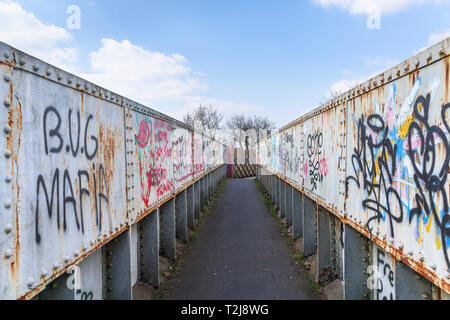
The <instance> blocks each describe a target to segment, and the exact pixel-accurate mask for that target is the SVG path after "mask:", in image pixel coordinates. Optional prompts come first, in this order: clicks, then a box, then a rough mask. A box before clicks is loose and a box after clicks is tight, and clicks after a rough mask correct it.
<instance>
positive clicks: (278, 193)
mask: <svg viewBox="0 0 450 320" xmlns="http://www.w3.org/2000/svg"><path fill="white" fill-rule="evenodd" d="M280 182H281V180H280V178H278V177H275V184H276V185H275V188H276V190H275V207H276V208H277V210H280V204H281V201H280Z"/></svg>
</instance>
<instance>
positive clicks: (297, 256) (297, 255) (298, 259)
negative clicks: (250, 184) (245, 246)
mask: <svg viewBox="0 0 450 320" xmlns="http://www.w3.org/2000/svg"><path fill="white" fill-rule="evenodd" d="M255 182H256V185H257V188H258V190H259V192H260V193H261V194H262V196H263V197H264V202H265V205H266V207H267V209H269V211H270V214H271V215H272V217H273V218H274V219H275V220H277V222H278V224H279V225H280V230H281V233H282V234H283V236H284V238H285V239H286V242H287V243H288V244H289V246H291V247H292V249H293V251H294V254H293V256H294V260H295V263H296V264H297V265H300V266H301V267H302V269H303V270H304V271H305V274H306V275H307V277H308V280H309V286H310V287H311V289H312V290H313V292H314V294H316V295H318V296H320V295H321V294H322V285H321V284H320V283H318V282H316V281H315V280H314V278H313V277H312V276H311V274H310V272H308V269H307V268H306V260H305V258H304V254H303V252H301V251H300V250H298V249H297V247H296V246H295V242H294V239H293V238H292V237H291V236H290V235H289V231H288V229H287V227H286V224H285V223H284V222H283V220H282V219H281V218H280V217H279V216H278V214H277V209H276V207H275V206H274V205H273V203H272V199H271V198H270V196H269V195H268V194H267V193H266V192H265V190H264V187H263V185H262V184H261V182H260V181H259V180H258V179H255Z"/></svg>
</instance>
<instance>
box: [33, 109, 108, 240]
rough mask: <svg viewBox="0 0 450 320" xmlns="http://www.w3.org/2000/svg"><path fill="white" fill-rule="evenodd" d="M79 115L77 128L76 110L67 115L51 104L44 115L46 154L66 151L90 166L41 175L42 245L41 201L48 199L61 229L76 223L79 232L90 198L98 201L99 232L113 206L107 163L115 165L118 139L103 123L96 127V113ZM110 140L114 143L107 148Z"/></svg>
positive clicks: (37, 214)
mask: <svg viewBox="0 0 450 320" xmlns="http://www.w3.org/2000/svg"><path fill="white" fill-rule="evenodd" d="M75 114H76V116H75V119H76V121H75V122H76V124H77V125H76V127H75V128H74V127H73V121H72V120H73V117H74V111H73V110H72V109H69V110H68V112H67V114H65V115H61V113H60V111H58V109H56V108H55V107H52V106H50V107H47V108H46V109H45V111H44V114H43V118H42V124H43V125H42V133H43V141H44V156H45V157H46V158H49V159H50V160H51V159H52V157H55V156H61V155H64V154H65V155H68V156H69V157H73V158H76V159H80V161H86V160H87V161H88V162H89V163H90V167H88V168H80V169H78V170H77V173H76V175H75V176H73V168H69V167H65V168H60V167H57V168H55V169H54V171H53V174H52V176H51V177H50V178H48V177H47V176H46V175H44V174H40V175H39V176H38V177H37V182H36V207H35V241H36V242H37V243H38V244H39V243H40V242H41V237H42V235H41V232H40V223H41V221H42V219H43V217H42V215H41V211H40V209H41V207H42V205H40V200H42V199H45V203H44V205H46V207H47V213H48V218H49V219H53V214H55V215H56V217H55V218H54V219H56V226H57V229H58V230H61V228H62V230H63V231H67V229H68V227H69V224H71V223H74V225H75V227H76V229H77V231H79V232H81V233H82V234H84V232H85V217H84V209H85V204H86V202H87V200H89V201H90V203H92V202H93V203H94V209H93V211H95V222H96V227H97V229H98V231H99V233H100V232H101V230H102V223H103V222H102V221H103V212H104V211H105V209H106V210H107V209H108V207H109V196H108V195H109V193H108V181H109V180H110V177H111V176H112V172H111V171H110V168H109V170H108V168H106V167H105V162H108V163H109V164H111V158H110V157H112V156H113V155H106V153H108V152H111V150H114V141H111V140H114V137H112V136H111V135H112V134H111V132H108V133H103V128H102V127H101V126H100V128H98V130H95V123H96V121H95V119H94V116H93V115H92V114H85V116H83V117H82V116H81V113H80V111H76V113H75ZM65 126H67V127H65ZM65 128H68V136H64V132H67V131H66V130H64V129H65ZM96 131H97V132H96ZM74 135H75V137H74ZM104 139H106V141H104ZM108 143H109V144H111V145H110V146H108V147H105V145H106V144H108ZM105 148H107V150H106V149H105ZM99 149H100V150H99ZM103 149H105V150H103ZM99 151H101V152H99ZM99 154H102V157H103V158H102V159H98V158H100V157H99ZM71 169H72V170H71ZM71 172H72V175H71ZM76 194H78V197H77V196H76ZM61 209H62V216H61ZM107 212H109V211H108V210H107ZM110 222H111V221H110Z"/></svg>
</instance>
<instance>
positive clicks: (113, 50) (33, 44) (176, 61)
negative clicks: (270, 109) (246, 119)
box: [0, 0, 261, 120]
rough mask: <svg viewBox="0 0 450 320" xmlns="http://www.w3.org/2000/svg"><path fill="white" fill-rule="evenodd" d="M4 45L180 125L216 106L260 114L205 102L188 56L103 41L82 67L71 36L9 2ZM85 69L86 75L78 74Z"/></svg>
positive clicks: (2, 26) (4, 4) (2, 28)
mask: <svg viewBox="0 0 450 320" xmlns="http://www.w3.org/2000/svg"><path fill="white" fill-rule="evenodd" d="M93 3H94V2H93V1H92V4H93ZM0 41H3V42H5V43H7V44H9V45H11V46H13V47H16V48H17V49H19V50H22V51H24V52H26V53H27V54H30V55H33V56H36V57H37V58H39V59H42V60H44V61H46V62H48V63H51V64H53V65H55V66H57V67H60V68H62V69H65V70H67V71H70V72H73V73H76V74H78V75H79V76H80V77H83V78H85V79H87V80H89V81H92V82H93V83H95V84H98V85H100V86H102V87H105V88H107V89H108V90H112V91H114V92H116V93H118V94H121V95H123V96H126V97H128V98H130V99H133V100H135V101H138V102H141V103H143V104H145V105H147V106H149V107H152V108H155V109H156V110H160V111H162V112H164V113H167V114H169V115H171V116H173V117H175V118H177V119H180V120H182V118H183V116H184V114H185V113H186V112H187V111H188V110H191V109H193V108H195V107H198V106H199V105H200V104H204V105H205V104H206V105H209V104H212V105H214V106H215V107H217V108H218V110H219V111H220V112H222V113H224V114H230V113H242V112H244V113H250V114H255V113H257V112H258V111H259V110H261V108H260V107H258V106H255V105H251V104H247V103H242V102H233V101H228V100H221V99H214V98H210V97H205V96H204V94H202V93H204V91H206V89H207V85H206V83H204V81H201V80H198V78H204V75H202V73H199V72H195V73H194V72H193V71H192V70H191V68H190V67H189V61H188V59H186V58H185V57H184V56H182V55H180V54H170V55H169V54H164V53H160V52H155V51H149V50H146V49H144V48H141V47H139V46H136V45H135V44H132V43H131V42H130V41H128V40H123V41H121V42H119V41H116V40H114V39H102V41H101V45H100V48H99V49H98V50H96V51H93V52H91V53H90V54H89V59H88V60H87V61H89V65H88V66H81V65H78V64H77V62H78V59H77V50H76V49H75V48H74V47H71V46H70V42H72V41H74V38H73V36H72V34H71V33H69V32H68V31H67V30H66V29H64V28H61V27H57V26H55V25H46V24H44V23H43V22H42V21H40V20H39V19H38V18H37V17H36V16H35V15H34V14H33V13H31V12H27V11H25V10H24V9H23V8H22V7H21V6H20V5H19V4H18V3H16V2H13V1H10V0H0ZM81 67H83V69H84V70H86V72H84V73H80V72H78V70H80V68H81Z"/></svg>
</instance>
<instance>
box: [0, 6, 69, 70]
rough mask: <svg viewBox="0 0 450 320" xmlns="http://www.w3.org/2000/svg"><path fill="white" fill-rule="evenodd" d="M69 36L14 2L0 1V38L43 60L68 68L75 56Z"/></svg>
mask: <svg viewBox="0 0 450 320" xmlns="http://www.w3.org/2000/svg"><path fill="white" fill-rule="evenodd" d="M72 40H73V36H72V35H71V34H70V33H69V32H68V31H67V30H66V29H64V28H60V27H57V26H55V25H46V24H44V23H42V22H41V21H40V20H39V19H38V18H37V17H36V16H35V15H34V14H32V13H30V12H27V11H25V10H24V9H23V8H22V7H21V6H20V5H19V4H18V3H16V2H12V1H9V0H7V1H0V41H3V42H5V43H7V44H9V45H11V46H13V47H15V48H17V49H19V50H22V51H25V52H26V53H28V54H30V55H33V56H35V57H37V58H39V59H42V60H45V61H46V62H49V63H51V64H53V65H55V66H57V67H61V68H65V69H70V70H72V66H73V65H74V63H75V62H76V60H77V50H76V49H75V48H74V47H71V46H69V45H68V43H70V42H71V41H72Z"/></svg>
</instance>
